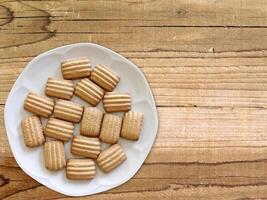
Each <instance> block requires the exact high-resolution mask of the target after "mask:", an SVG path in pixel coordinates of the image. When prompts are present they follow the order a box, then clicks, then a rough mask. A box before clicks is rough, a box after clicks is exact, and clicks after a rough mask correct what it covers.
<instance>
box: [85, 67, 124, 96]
mask: <svg viewBox="0 0 267 200" xmlns="http://www.w3.org/2000/svg"><path fill="white" fill-rule="evenodd" d="M90 79H91V80H92V81H94V82H95V83H96V84H97V85H99V86H100V87H102V88H103V89H104V90H106V91H108V92H111V91H112V90H113V89H114V88H115V87H116V86H117V84H118V83H119V81H120V78H119V77H118V76H117V75H116V74H114V73H113V72H112V71H111V70H110V69H109V68H107V67H105V66H104V65H96V66H95V68H94V69H93V70H92V73H91V77H90Z"/></svg>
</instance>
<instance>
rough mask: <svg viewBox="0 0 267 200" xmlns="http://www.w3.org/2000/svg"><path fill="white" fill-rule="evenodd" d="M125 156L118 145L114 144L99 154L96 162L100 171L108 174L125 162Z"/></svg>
mask: <svg viewBox="0 0 267 200" xmlns="http://www.w3.org/2000/svg"><path fill="white" fill-rule="evenodd" d="M126 159H127V158H126V155H125V153H124V152H123V149H122V148H121V146H120V145H119V144H114V145H112V146H110V147H108V148H107V149H105V150H104V151H102V152H101V153H100V155H99V156H98V158H97V160H96V162H97V164H98V166H99V167H100V169H101V170H103V171H104V172H106V173H107V172H110V171H111V170H113V169H114V168H116V167H118V166H119V165H120V164H122V163H123V162H124V161H125V160H126Z"/></svg>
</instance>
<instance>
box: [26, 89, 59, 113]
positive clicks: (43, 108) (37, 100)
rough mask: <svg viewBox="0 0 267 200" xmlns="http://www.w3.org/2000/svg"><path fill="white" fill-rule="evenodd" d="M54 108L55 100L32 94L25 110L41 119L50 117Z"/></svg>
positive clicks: (27, 98)
mask: <svg viewBox="0 0 267 200" xmlns="http://www.w3.org/2000/svg"><path fill="white" fill-rule="evenodd" d="M53 108H54V100H53V99H50V98H48V97H45V96H41V95H38V94H36V93H33V92H30V93H29V94H28V96H27V97H26V99H25V101H24V109H25V110H27V111H30V112H32V113H35V114H36V115H38V116H41V117H49V115H51V114H52V112H53Z"/></svg>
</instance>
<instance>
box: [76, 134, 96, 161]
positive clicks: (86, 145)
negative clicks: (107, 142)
mask: <svg viewBox="0 0 267 200" xmlns="http://www.w3.org/2000/svg"><path fill="white" fill-rule="evenodd" d="M100 150H101V149H100V141H99V139H98V138H90V137H85V136H81V135H76V136H74V137H73V140H72V144H71V153H72V154H75V155H78V156H84V157H88V158H97V156H98V154H99V153H100Z"/></svg>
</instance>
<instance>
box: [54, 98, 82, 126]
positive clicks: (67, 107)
mask: <svg viewBox="0 0 267 200" xmlns="http://www.w3.org/2000/svg"><path fill="white" fill-rule="evenodd" d="M82 114H83V106H82V105H80V104H77V103H74V102H71V101H66V100H62V99H60V100H58V101H57V102H56V104H55V108H54V116H55V118H58V119H63V120H66V121H70V122H76V123H77V122H79V121H80V120H81V117H82Z"/></svg>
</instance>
